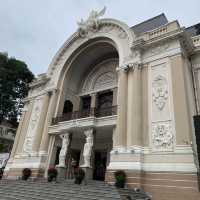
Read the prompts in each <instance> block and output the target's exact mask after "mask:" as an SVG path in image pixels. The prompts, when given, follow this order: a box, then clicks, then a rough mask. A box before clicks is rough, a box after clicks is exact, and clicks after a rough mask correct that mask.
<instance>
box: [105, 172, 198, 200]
mask: <svg viewBox="0 0 200 200" xmlns="http://www.w3.org/2000/svg"><path fill="white" fill-rule="evenodd" d="M125 172H126V175H127V186H128V187H129V188H142V189H143V190H144V191H145V192H147V193H149V194H150V195H151V196H152V197H153V200H169V199H170V200H174V199H176V200H188V199H192V200H199V199H200V192H199V191H198V180H197V175H196V174H194V173H182V172H180V173H178V172H176V173H172V172H140V171H132V170H125ZM106 182H108V183H109V184H114V183H115V178H114V171H111V170H108V171H107V172H106Z"/></svg>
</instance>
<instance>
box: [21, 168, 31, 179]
mask: <svg viewBox="0 0 200 200" xmlns="http://www.w3.org/2000/svg"><path fill="white" fill-rule="evenodd" d="M31 174H32V171H31V169H29V168H24V169H23V171H22V180H25V181H26V180H28V178H29V177H30V176H31Z"/></svg>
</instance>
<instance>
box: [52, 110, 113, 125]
mask: <svg viewBox="0 0 200 200" xmlns="http://www.w3.org/2000/svg"><path fill="white" fill-rule="evenodd" d="M116 114H117V106H112V107H107V108H90V109H87V110H79V111H74V112H70V113H66V114H63V115H62V116H58V117H55V118H53V119H52V124H53V125H54V124H57V123H58V122H63V121H69V120H73V119H80V118H85V117H92V116H93V117H105V116H112V115H116Z"/></svg>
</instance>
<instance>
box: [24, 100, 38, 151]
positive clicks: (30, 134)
mask: <svg viewBox="0 0 200 200" xmlns="http://www.w3.org/2000/svg"><path fill="white" fill-rule="evenodd" d="M41 110H42V98H40V99H35V100H34V105H33V109H32V113H31V117H30V121H29V126H28V130H27V135H26V138H25V141H24V146H23V150H24V152H25V153H30V152H32V147H33V141H34V136H35V134H36V130H37V125H38V121H39V118H40V114H41Z"/></svg>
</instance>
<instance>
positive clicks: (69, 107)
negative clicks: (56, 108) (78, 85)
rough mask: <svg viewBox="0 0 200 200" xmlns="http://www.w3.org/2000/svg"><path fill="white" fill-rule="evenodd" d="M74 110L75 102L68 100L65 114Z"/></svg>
mask: <svg viewBox="0 0 200 200" xmlns="http://www.w3.org/2000/svg"><path fill="white" fill-rule="evenodd" d="M72 111H73V104H72V102H71V101H69V100H66V101H65V103H64V108H63V114H68V113H72Z"/></svg>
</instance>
